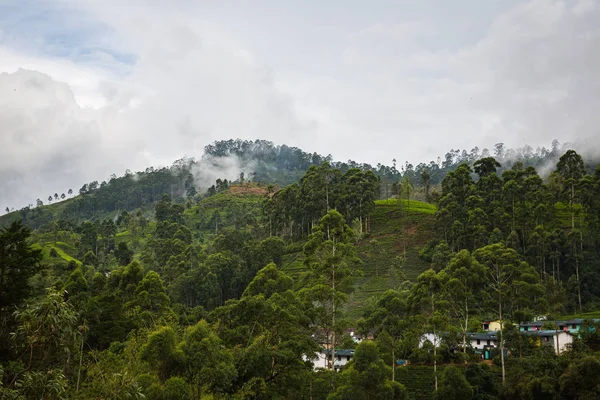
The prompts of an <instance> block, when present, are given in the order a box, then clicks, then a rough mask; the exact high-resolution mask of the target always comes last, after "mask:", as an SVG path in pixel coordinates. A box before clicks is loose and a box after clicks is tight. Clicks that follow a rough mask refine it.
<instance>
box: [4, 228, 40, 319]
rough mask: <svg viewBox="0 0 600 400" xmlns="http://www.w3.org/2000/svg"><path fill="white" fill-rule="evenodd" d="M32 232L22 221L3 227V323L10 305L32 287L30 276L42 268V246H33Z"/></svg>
mask: <svg viewBox="0 0 600 400" xmlns="http://www.w3.org/2000/svg"><path fill="white" fill-rule="evenodd" d="M30 234H31V231H30V230H29V228H27V227H25V226H23V224H22V223H21V221H15V222H13V223H12V224H11V225H10V226H9V227H8V228H3V229H1V230H0V323H1V324H2V325H1V326H2V327H3V326H4V324H5V322H6V321H5V318H6V316H5V314H4V313H5V311H6V309H7V308H8V307H10V306H13V305H17V304H20V303H21V302H22V301H23V300H24V299H25V298H26V297H27V296H28V295H29V291H30V286H29V279H30V278H31V277H32V276H33V275H34V274H36V273H37V272H38V271H40V268H41V267H40V261H41V259H42V252H41V250H36V249H33V248H31V246H29V245H28V244H27V240H28V238H29V236H30Z"/></svg>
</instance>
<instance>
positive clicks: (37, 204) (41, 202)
mask: <svg viewBox="0 0 600 400" xmlns="http://www.w3.org/2000/svg"><path fill="white" fill-rule="evenodd" d="M35 205H36V206H37V207H41V206H43V205H44V202H43V201H42V200H40V199H37V200H36V201H35Z"/></svg>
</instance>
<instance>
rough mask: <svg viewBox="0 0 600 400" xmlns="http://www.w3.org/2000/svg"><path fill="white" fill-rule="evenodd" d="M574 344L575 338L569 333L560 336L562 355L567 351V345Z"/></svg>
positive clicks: (559, 347) (562, 333)
mask: <svg viewBox="0 0 600 400" xmlns="http://www.w3.org/2000/svg"><path fill="white" fill-rule="evenodd" d="M556 342H557V340H556V337H555V338H554V351H556ZM571 343H573V336H572V335H571V334H569V333H567V332H560V333H559V334H558V350H559V352H560V353H562V352H563V351H566V350H567V345H568V344H571Z"/></svg>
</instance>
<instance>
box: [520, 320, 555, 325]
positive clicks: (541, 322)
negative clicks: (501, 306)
mask: <svg viewBox="0 0 600 400" xmlns="http://www.w3.org/2000/svg"><path fill="white" fill-rule="evenodd" d="M546 322H553V321H533V322H523V323H522V324H520V326H542V325H544V323H546Z"/></svg>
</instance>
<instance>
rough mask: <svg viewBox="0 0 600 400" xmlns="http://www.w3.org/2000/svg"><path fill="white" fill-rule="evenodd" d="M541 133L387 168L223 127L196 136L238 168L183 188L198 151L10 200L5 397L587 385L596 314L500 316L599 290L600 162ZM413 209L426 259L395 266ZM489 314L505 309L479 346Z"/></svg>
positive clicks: (496, 390)
mask: <svg viewBox="0 0 600 400" xmlns="http://www.w3.org/2000/svg"><path fill="white" fill-rule="evenodd" d="M555 147H556V148H553V150H552V151H546V150H542V149H540V150H538V151H536V152H534V151H533V150H531V151H529V150H527V149H522V150H521V152H520V153H519V152H515V151H512V150H511V151H505V150H504V148H503V147H502V146H497V147H496V149H495V156H496V157H495V158H492V157H490V156H489V152H485V151H484V152H481V153H480V152H479V150H476V149H474V150H473V151H471V152H470V153H467V152H458V153H457V152H456V151H452V152H450V153H449V154H450V156H448V157H447V159H446V161H445V163H443V162H440V163H433V164H431V165H429V166H427V165H425V164H424V165H425V166H418V167H417V168H412V166H410V165H409V164H407V165H406V166H405V167H404V168H402V171H397V170H396V169H395V168H396V167H395V166H393V167H390V168H387V167H383V166H378V167H376V168H374V167H371V166H369V165H366V164H363V165H358V164H356V163H353V162H348V163H336V162H333V161H332V160H331V157H321V156H319V155H316V154H308V153H304V152H302V151H301V150H299V149H295V148H289V147H287V146H273V145H272V144H271V143H269V142H261V141H255V142H245V141H239V140H238V141H225V142H217V143H215V144H213V145H210V146H207V148H206V151H205V157H208V158H210V160H212V161H210V162H213V161H214V160H215V159H218V158H226V157H237V158H238V159H239V160H241V161H240V163H241V164H240V165H241V166H244V165H249V164H250V163H252V164H253V165H254V167H255V168H254V172H255V173H254V174H253V175H252V176H248V175H246V177H244V176H242V175H240V176H239V177H238V178H237V179H236V180H235V181H233V182H232V181H231V180H229V181H228V180H227V179H225V177H224V176H222V177H219V178H217V179H216V180H215V184H214V185H213V186H212V187H208V188H205V189H207V190H206V192H204V193H202V194H199V193H198V189H200V188H199V187H197V183H196V180H195V173H196V172H195V171H196V168H197V167H198V165H200V164H199V163H202V162H204V163H205V162H206V159H207V158H204V161H199V162H196V161H194V160H180V162H178V163H176V164H175V165H174V166H173V167H170V168H163V169H159V170H152V169H148V170H146V171H145V172H143V173H137V174H129V173H128V174H126V175H125V176H124V177H119V178H117V177H113V178H111V179H110V180H109V182H104V183H102V184H97V183H94V182H92V183H91V184H87V185H84V187H83V188H82V189H81V190H80V195H79V196H77V197H76V198H73V199H69V200H65V202H64V203H60V202H59V203H57V204H53V205H52V206H50V207H48V206H42V205H39V206H38V207H36V208H35V209H31V210H29V211H28V212H27V213H25V214H23V213H21V214H19V215H20V216H21V217H23V218H22V219H23V222H20V221H15V222H12V223H9V224H6V226H5V227H4V228H2V231H0V337H2V338H7V339H6V340H2V341H0V398H7V399H8V398H15V399H17V398H25V399H29V398H32V399H33V398H44V399H69V398H73V399H75V398H93V399H121V398H123V399H125V398H139V399H141V398H147V399H161V400H162V399H188V398H198V399H200V398H203V399H221V398H222V399H244V398H248V399H250V398H252V399H271V398H273V399H275V398H277V399H280V398H285V399H306V398H311V399H375V398H376V399H406V398H418V399H420V398H426V399H432V398H434V397H435V398H439V399H454V398H465V399H470V398H472V399H494V398H500V399H520V398H528V399H538V398H539V399H542V398H553V399H588V398H589V399H592V398H598V396H600V386H599V385H600V357H599V353H598V352H599V351H600V327H599V326H598V324H597V323H595V322H594V321H589V322H588V323H587V324H586V325H585V326H583V327H582V328H581V330H580V334H579V335H577V336H576V337H575V338H574V342H573V344H572V345H571V346H570V347H569V348H567V349H566V350H564V351H561V352H560V353H559V354H557V353H556V352H554V351H553V350H552V348H551V347H549V346H546V345H540V344H539V342H536V341H535V340H533V339H532V337H531V336H526V335H523V334H521V333H519V331H518V330H517V329H515V327H514V325H513V323H519V322H523V321H529V320H532V319H533V318H534V317H545V318H546V319H547V321H546V322H545V324H546V325H547V327H549V328H550V329H557V327H556V326H554V325H553V323H552V321H553V319H555V318H559V317H564V316H565V315H566V314H568V313H571V314H574V313H581V312H593V311H596V310H597V309H598V308H599V307H598V304H599V303H600V272H599V271H600V269H599V267H600V253H599V252H598V249H599V248H600V246H599V244H600V243H599V241H600V167H599V168H595V169H594V168H590V165H585V164H584V161H585V160H583V159H582V158H581V157H580V156H579V155H578V154H577V153H576V152H575V151H571V150H570V151H566V152H565V153H564V154H563V155H562V156H560V157H558V155H557V154H556V152H558V145H557V144H556V146H555ZM528 151H529V153H527V152H528ZM463 153H464V154H463ZM519 154H520V155H519ZM551 157H554V158H557V162H556V165H555V167H554V170H553V172H552V173H551V174H550V175H549V176H548V177H547V178H546V177H542V176H540V175H539V173H538V170H536V168H535V167H534V165H537V164H539V163H540V162H542V161H543V162H546V161H547V160H549V159H551ZM519 158H521V162H518V161H516V162H515V160H516V159H519ZM458 161H461V162H462V163H460V164H459V165H457V163H458ZM215 163H216V161H215ZM434 164H435V166H434ZM502 164H504V166H503V165H502ZM506 164H510V165H509V166H508V167H507V165H506ZM201 165H205V166H206V165H207V164H201ZM590 170H591V173H590ZM386 171H387V172H386ZM245 178H246V179H245ZM247 179H250V181H248V180H247ZM286 184H287V186H284V185H286ZM436 193H437V195H436ZM390 197H391V198H392V200H378V199H388V198H390ZM415 197H418V198H420V199H422V200H427V201H429V202H431V203H434V204H424V203H420V202H418V201H414V198H415ZM57 199H58V197H55V201H57ZM382 209H386V210H391V211H390V214H385V215H386V216H388V215H391V216H393V218H395V219H398V220H405V221H408V222H407V224H406V225H402V228H399V227H400V225H395V224H394V221H393V220H392V221H390V218H388V217H385V218H383V219H382V218H379V219H375V218H374V216H378V217H381V213H380V211H381V210H382ZM378 212H379V214H378ZM14 215H15V214H13V216H14ZM422 215H428V216H429V217H430V218H431V220H432V221H434V222H435V223H434V224H432V225H431V226H430V225H420V223H422V221H423V219H419V218H420V216H422ZM9 216H11V215H10V214H9ZM416 216H419V218H417V217H416ZM3 221H6V220H3ZM377 224H388V225H389V226H391V227H392V228H391V230H389V231H386V233H385V234H381V235H378V236H377V237H376V239H374V238H373V235H375V233H377V232H381V230H380V226H377ZM420 229H423V230H425V229H426V230H427V231H428V235H426V237H427V238H428V240H429V239H431V238H432V237H433V240H431V241H422V242H416V243H417V244H416V245H415V247H416V248H417V251H420V255H421V260H418V262H419V263H426V264H427V265H428V266H430V267H431V268H429V269H426V268H422V269H420V270H419V271H418V272H419V273H415V274H414V275H413V276H412V278H413V279H412V280H408V279H407V274H406V273H405V272H406V271H408V270H409V269H410V268H411V267H413V268H414V266H411V263H412V264H416V263H417V261H416V260H413V259H410V258H409V257H407V255H406V254H407V250H406V242H402V243H401V242H400V239H398V238H400V237H403V238H404V236H400V235H413V237H419V238H420V237H421V236H418V235H417V234H416V233H415V232H416V231H417V230H420ZM423 237H425V236H423ZM402 240H404V239H402ZM409 250H410V249H409ZM415 257H416V256H415ZM365 265H369V266H372V265H375V268H373V269H369V268H366V267H365ZM380 265H381V267H380ZM383 265H385V266H386V268H385V269H384V268H383ZM388 265H389V268H388ZM419 265H420V264H419ZM425 269H426V270H425ZM365 274H367V275H370V277H371V278H372V282H376V283H378V284H379V286H378V290H373V289H372V288H370V287H365V286H363V285H362V283H364V280H363V276H364V275H365ZM361 282H362V283H361ZM384 289H388V290H384ZM357 296H363V297H362V298H366V300H365V301H364V303H361V304H360V307H359V306H358V302H357V298H358V297H357ZM357 315H358V316H359V317H358V318H355V316H357ZM484 320H486V321H491V320H498V321H499V323H500V325H501V326H503V327H504V329H502V330H500V331H499V332H498V336H499V343H498V346H497V347H496V348H494V349H493V350H492V357H491V361H490V363H489V364H490V365H488V363H482V362H480V361H481V360H480V358H481V356H480V355H479V354H478V353H477V352H475V351H474V349H473V348H472V347H471V345H470V340H469V333H470V332H475V331H478V330H480V329H481V324H480V323H481V322H482V321H484ZM350 332H352V336H351V334H350ZM357 338H361V339H362V338H364V340H362V341H361V342H360V343H357V342H358V340H357ZM324 347H325V348H327V349H328V350H327V351H322V350H323V348H324ZM340 349H344V352H339V353H338V350H340ZM351 349H353V350H354V353H353V358H352V360H351V361H350V362H349V363H348V364H346V365H345V366H343V368H342V370H341V372H335V369H336V368H338V367H339V366H340V361H341V360H342V358H341V357H342V356H341V355H340V354H348V352H349V351H350V350H351ZM318 357H325V360H324V363H323V364H322V365H323V366H324V368H321V369H316V370H315V368H314V366H315V365H316V363H317V362H318V361H319V359H318ZM407 360H408V363H409V364H410V365H408V366H404V367H399V364H398V363H399V361H402V363H404V362H405V361H407Z"/></svg>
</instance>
